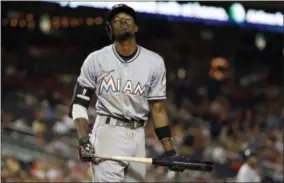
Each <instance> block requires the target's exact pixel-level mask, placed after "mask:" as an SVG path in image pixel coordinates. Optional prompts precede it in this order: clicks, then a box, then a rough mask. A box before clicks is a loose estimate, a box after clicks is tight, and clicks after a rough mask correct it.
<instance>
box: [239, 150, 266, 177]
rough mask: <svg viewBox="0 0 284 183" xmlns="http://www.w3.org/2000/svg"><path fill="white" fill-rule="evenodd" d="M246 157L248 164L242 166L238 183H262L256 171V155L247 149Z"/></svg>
mask: <svg viewBox="0 0 284 183" xmlns="http://www.w3.org/2000/svg"><path fill="white" fill-rule="evenodd" d="M244 156H245V159H246V162H245V163H244V164H243V165H242V166H241V168H240V170H239V172H238V174H237V178H236V182H261V178H260V176H259V174H258V172H257V171H256V168H257V162H258V160H257V157H256V153H255V152H254V151H253V150H251V149H247V150H246V151H245V153H244Z"/></svg>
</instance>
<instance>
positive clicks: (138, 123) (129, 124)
mask: <svg viewBox="0 0 284 183" xmlns="http://www.w3.org/2000/svg"><path fill="white" fill-rule="evenodd" d="M99 115H100V114H99ZM100 116H106V115H100ZM106 117H107V118H106V124H110V120H111V118H113V119H116V122H115V125H116V126H120V127H125V128H130V129H135V128H139V127H144V125H145V123H146V121H144V120H129V119H126V118H124V119H122V118H118V117H114V116H106Z"/></svg>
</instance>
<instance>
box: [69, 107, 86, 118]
mask: <svg viewBox="0 0 284 183" xmlns="http://www.w3.org/2000/svg"><path fill="white" fill-rule="evenodd" d="M72 117H73V120H75V119H77V118H85V119H86V120H89V117H88V112H87V109H86V108H85V107H83V106H81V105H79V104H73V108H72Z"/></svg>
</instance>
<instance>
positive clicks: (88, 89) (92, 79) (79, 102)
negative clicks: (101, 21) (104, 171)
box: [69, 54, 96, 139]
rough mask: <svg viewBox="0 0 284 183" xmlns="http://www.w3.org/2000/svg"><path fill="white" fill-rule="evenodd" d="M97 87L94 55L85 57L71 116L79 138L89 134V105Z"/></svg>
mask: <svg viewBox="0 0 284 183" xmlns="http://www.w3.org/2000/svg"><path fill="white" fill-rule="evenodd" d="M95 88H96V68H95V61H94V55H93V54H90V55H88V57H87V58H86V59H85V61H84V63H83V65H82V67H81V72H80V75H79V77H78V79H77V83H76V85H75V88H74V91H73V97H72V101H71V104H70V108H69V117H71V118H72V119H73V120H74V123H75V127H76V130H77V134H78V137H79V139H81V138H82V137H86V136H88V134H89V119H88V112H87V110H88V107H89V105H90V102H91V99H92V96H93V93H94V91H95Z"/></svg>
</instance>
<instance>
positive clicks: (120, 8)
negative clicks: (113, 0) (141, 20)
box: [106, 4, 136, 40]
mask: <svg viewBox="0 0 284 183" xmlns="http://www.w3.org/2000/svg"><path fill="white" fill-rule="evenodd" d="M118 13H126V14H128V15H130V16H132V17H133V19H134V21H135V22H136V13H135V11H134V9H133V8H131V7H129V6H127V5H126V4H117V5H114V6H113V7H112V8H111V10H110V11H109V12H108V13H107V17H106V31H107V34H108V36H109V38H110V39H111V40H113V31H112V26H111V20H112V18H113V17H114V16H115V15H116V14H118Z"/></svg>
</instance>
